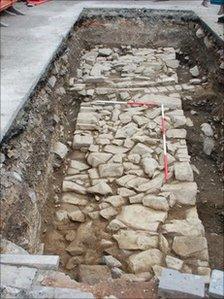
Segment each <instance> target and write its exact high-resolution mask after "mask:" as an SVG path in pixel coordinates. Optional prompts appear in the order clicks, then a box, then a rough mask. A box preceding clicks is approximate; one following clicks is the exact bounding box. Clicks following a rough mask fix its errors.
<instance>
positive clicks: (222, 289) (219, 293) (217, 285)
mask: <svg viewBox="0 0 224 299" xmlns="http://www.w3.org/2000/svg"><path fill="white" fill-rule="evenodd" d="M209 295H211V296H213V297H214V298H224V272H223V271H220V270H213V271H212V275H211V279H210V286H209Z"/></svg>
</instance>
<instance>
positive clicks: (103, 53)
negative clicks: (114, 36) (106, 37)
mask: <svg viewBox="0 0 224 299" xmlns="http://www.w3.org/2000/svg"><path fill="white" fill-rule="evenodd" d="M112 53H113V51H112V50H111V49H110V48H102V49H99V55H101V56H110V55H111V54H112Z"/></svg>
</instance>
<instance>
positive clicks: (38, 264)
mask: <svg viewBox="0 0 224 299" xmlns="http://www.w3.org/2000/svg"><path fill="white" fill-rule="evenodd" d="M0 263H1V264H3V265H12V266H24V267H31V268H37V269H42V270H57V269H58V265H59V256H56V255H55V256H54V255H30V254H29V255H26V254H22V255H21V254H1V255H0Z"/></svg>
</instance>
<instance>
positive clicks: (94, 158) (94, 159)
mask: <svg viewBox="0 0 224 299" xmlns="http://www.w3.org/2000/svg"><path fill="white" fill-rule="evenodd" d="M111 157H112V154H107V153H98V152H94V153H90V154H89V156H88V158H87V161H88V163H89V164H90V165H91V166H93V167H97V166H99V165H100V164H104V163H105V162H107V161H108V160H109V159H110V158H111Z"/></svg>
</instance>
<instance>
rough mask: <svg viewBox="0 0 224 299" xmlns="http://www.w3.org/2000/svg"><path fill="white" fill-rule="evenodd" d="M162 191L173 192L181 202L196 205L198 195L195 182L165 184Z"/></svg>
mask: <svg viewBox="0 0 224 299" xmlns="http://www.w3.org/2000/svg"><path fill="white" fill-rule="evenodd" d="M161 191H163V192H170V193H172V194H173V195H174V198H175V200H176V201H177V202H178V203H180V204H183V205H195V202H196V195H197V184H196V183H195V182H182V183H178V182H173V183H172V184H165V185H164V186H163V187H162V188H161Z"/></svg>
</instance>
